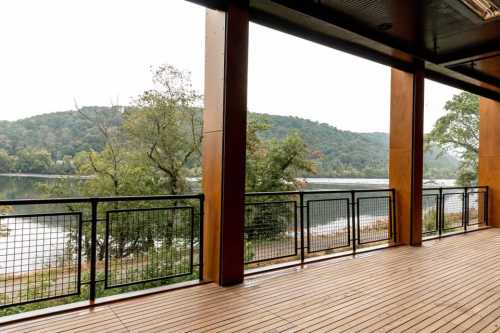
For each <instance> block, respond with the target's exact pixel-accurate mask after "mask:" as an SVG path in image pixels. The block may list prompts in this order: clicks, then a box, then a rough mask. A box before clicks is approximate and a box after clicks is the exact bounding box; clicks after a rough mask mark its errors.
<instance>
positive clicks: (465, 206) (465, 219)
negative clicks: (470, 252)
mask: <svg viewBox="0 0 500 333" xmlns="http://www.w3.org/2000/svg"><path fill="white" fill-rule="evenodd" d="M468 192H469V190H468V188H467V187H465V188H464V198H463V200H464V203H463V205H462V207H463V209H464V213H463V215H462V216H463V224H464V233H465V232H467V224H468V223H469V193H468Z"/></svg>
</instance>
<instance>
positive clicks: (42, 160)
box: [16, 148, 54, 173]
mask: <svg viewBox="0 0 500 333" xmlns="http://www.w3.org/2000/svg"><path fill="white" fill-rule="evenodd" d="M53 165H54V161H53V160H52V157H51V156H50V153H49V152H48V151H47V150H45V149H30V148H25V149H22V150H20V151H19V152H18V153H17V162H16V170H17V171H18V172H26V173H48V172H50V171H51V170H52V166H53Z"/></svg>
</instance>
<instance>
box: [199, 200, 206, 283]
mask: <svg viewBox="0 0 500 333" xmlns="http://www.w3.org/2000/svg"><path fill="white" fill-rule="evenodd" d="M199 199H200V218H199V221H198V222H199V228H200V229H199V236H198V246H199V249H198V279H199V280H200V281H203V237H204V234H203V224H204V215H205V212H204V209H203V208H204V207H203V206H204V205H205V196H204V195H203V194H200V197H199Z"/></svg>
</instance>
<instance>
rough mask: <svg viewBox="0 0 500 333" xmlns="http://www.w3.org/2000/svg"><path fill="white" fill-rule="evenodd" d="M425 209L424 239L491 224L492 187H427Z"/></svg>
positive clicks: (423, 196)
mask: <svg viewBox="0 0 500 333" xmlns="http://www.w3.org/2000/svg"><path fill="white" fill-rule="evenodd" d="M422 210H423V211H422V236H424V239H425V238H427V239H428V238H435V237H441V236H443V235H446V234H452V233H459V232H467V231H470V230H477V229H478V228H479V227H481V226H487V225H488V187H487V186H478V187H439V188H425V189H424V190H423V195H422Z"/></svg>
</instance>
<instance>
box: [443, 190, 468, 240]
mask: <svg viewBox="0 0 500 333" xmlns="http://www.w3.org/2000/svg"><path fill="white" fill-rule="evenodd" d="M442 200H443V202H442V210H443V211H442V219H443V222H442V223H443V231H453V230H456V229H460V228H463V227H464V222H465V215H464V209H465V197H464V193H444V194H443V195H442Z"/></svg>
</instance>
